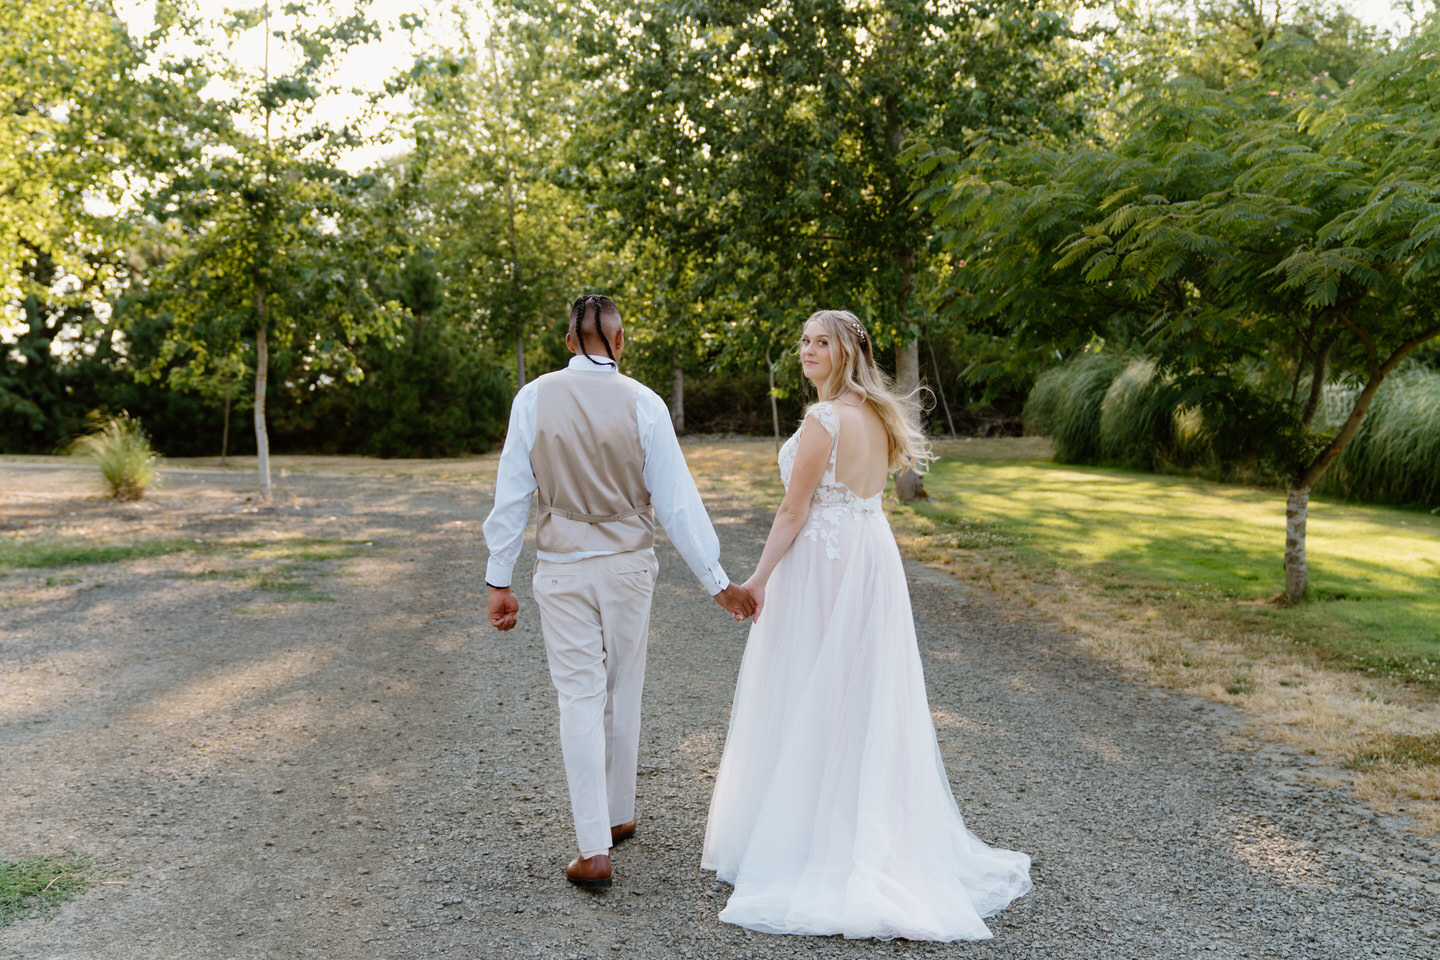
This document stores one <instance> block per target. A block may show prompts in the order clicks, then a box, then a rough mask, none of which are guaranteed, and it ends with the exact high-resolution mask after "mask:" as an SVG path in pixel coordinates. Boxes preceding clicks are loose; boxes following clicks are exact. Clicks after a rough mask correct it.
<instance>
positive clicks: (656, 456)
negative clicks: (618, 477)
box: [635, 390, 730, 609]
mask: <svg viewBox="0 0 1440 960" xmlns="http://www.w3.org/2000/svg"><path fill="white" fill-rule="evenodd" d="M635 413H636V421H637V425H638V426H639V428H640V443H641V446H643V447H644V448H645V487H646V489H648V490H649V491H650V504H651V506H653V507H654V508H655V516H656V518H657V519H658V520H659V521H660V525H661V526H663V527H664V528H665V533H666V534H667V535H668V536H669V537H670V542H671V543H673V544H674V545H675V549H676V550H678V551H679V552H680V556H681V557H682V558H683V559H684V560H685V564H686V566H688V567H689V568H690V572H691V573H693V574H695V578H696V579H697V580H699V581H700V585H701V586H703V587H704V588H705V592H706V593H708V594H710V596H712V597H717V598H718V596H719V595H720V594H722V593H725V592H726V590H727V588H729V586H730V578H729V577H727V576H725V570H724V568H722V567H721V566H720V540H719V538H718V537H716V536H715V528H714V527H713V526H712V525H711V523H710V515H709V514H708V513H706V512H705V504H704V503H703V502H701V500H700V491H699V490H697V489H695V479H694V478H693V477H691V476H690V468H689V467H688V466H687V465H686V463H685V455H684V454H683V453H681V452H680V441H679V440H678V439H677V438H676V436H675V427H674V426H673V425H672V424H671V423H670V411H669V409H668V408H667V407H666V406H665V401H663V400H661V399H660V397H659V396H658V395H656V394H655V393H653V392H652V391H649V390H641V391H639V396H638V397H637V398H636V411H635ZM727 609H728V607H727Z"/></svg>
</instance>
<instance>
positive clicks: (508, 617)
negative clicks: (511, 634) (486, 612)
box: [490, 587, 520, 630]
mask: <svg viewBox="0 0 1440 960" xmlns="http://www.w3.org/2000/svg"><path fill="white" fill-rule="evenodd" d="M519 619H520V601H519V600H517V599H515V591H514V590H511V589H510V588H509V587H491V588H490V624H491V626H493V627H494V628H495V629H496V630H509V629H510V628H511V627H513V626H515V623H516V622H517V621H518V620H519Z"/></svg>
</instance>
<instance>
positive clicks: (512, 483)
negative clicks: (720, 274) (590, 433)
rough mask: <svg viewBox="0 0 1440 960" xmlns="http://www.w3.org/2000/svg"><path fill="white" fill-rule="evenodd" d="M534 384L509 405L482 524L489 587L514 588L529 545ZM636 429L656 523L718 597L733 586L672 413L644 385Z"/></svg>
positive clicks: (592, 370)
mask: <svg viewBox="0 0 1440 960" xmlns="http://www.w3.org/2000/svg"><path fill="white" fill-rule="evenodd" d="M569 369H571V370H577V371H580V372H581V373H583V374H586V375H590V376H612V377H613V376H616V375H617V371H616V369H615V365H614V364H612V363H611V362H610V361H609V360H602V361H601V362H600V363H598V364H597V363H592V362H591V361H590V360H588V359H586V358H585V357H581V356H576V357H571V358H570V365H569ZM535 384H536V381H534V380H532V381H530V382H529V383H527V384H525V386H523V387H521V388H520V392H519V393H517V394H516V395H515V400H514V402H513V403H511V405H510V428H509V430H507V431H506V433H505V447H504V449H502V450H501V451H500V468H499V470H498V471H497V472H496V476H495V506H494V507H493V508H492V509H491V510H490V516H488V517H486V518H485V525H484V528H483V529H484V532H485V544H486V546H488V547H489V548H490V560H489V562H488V563H487V564H486V565H485V582H486V583H488V584H490V585H491V586H495V587H508V586H510V578H511V574H512V572H513V570H514V567H515V561H516V560H518V559H519V558H520V548H521V547H522V546H523V545H524V543H525V528H526V526H527V525H528V524H529V519H530V500H531V498H532V496H533V495H534V493H535V490H536V487H537V486H538V484H537V483H536V482H535V473H534V471H533V470H532V469H531V467H530V450H531V448H532V447H534V446H535V418H536V410H537V406H538V402H537V395H538V393H539V391H538V390H536V388H535ZM635 421H636V423H637V424H638V426H639V428H640V446H641V447H643V448H644V450H645V470H644V474H643V475H644V478H645V486H646V488H647V489H648V490H649V491H650V505H651V506H652V507H654V508H655V517H656V519H658V520H659V521H660V525H661V526H663V527H664V528H665V533H666V534H667V535H669V537H670V542H671V543H673V544H674V545H675V549H676V550H678V551H680V556H681V557H683V558H684V559H685V563H686V564H687V565H688V566H689V567H690V570H691V572H693V573H694V574H695V576H696V578H697V579H698V580H699V581H700V584H701V586H703V587H704V588H705V589H706V591H707V592H708V593H709V594H710V595H711V596H712V597H713V596H714V595H715V594H717V593H719V592H720V591H722V590H724V589H725V588H726V587H728V586H730V580H729V578H727V577H726V576H725V571H724V570H723V569H721V567H720V541H719V539H718V538H717V537H716V536H715V528H714V527H713V526H711V525H710V515H709V514H708V513H706V512H705V504H703V503H702V502H701V501H700V491H699V490H696V489H695V479H694V478H693V477H691V476H690V468H689V467H687V466H686V465H685V455H684V454H682V453H681V452H680V441H679V440H678V439H676V437H675V428H674V426H673V425H672V424H671V423H670V410H669V409H668V408H667V407H666V406H665V401H664V400H661V399H660V397H659V396H658V395H657V394H656V393H655V391H653V390H651V389H650V388H648V387H646V386H643V385H641V387H640V389H639V390H637V391H636V400H635ZM614 552H615V551H613V550H591V551H580V552H575V553H550V552H548V551H543V550H542V551H538V556H539V557H540V559H541V560H551V561H554V562H555V563H570V562H573V561H575V560H583V559H585V558H586V557H598V556H604V555H606V554H609V553H614Z"/></svg>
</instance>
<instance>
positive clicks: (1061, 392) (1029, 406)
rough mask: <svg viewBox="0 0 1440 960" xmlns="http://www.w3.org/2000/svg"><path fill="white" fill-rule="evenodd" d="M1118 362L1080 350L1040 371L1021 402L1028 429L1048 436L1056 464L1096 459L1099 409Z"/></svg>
mask: <svg viewBox="0 0 1440 960" xmlns="http://www.w3.org/2000/svg"><path fill="white" fill-rule="evenodd" d="M1123 369H1124V362H1123V361H1122V360H1121V359H1120V358H1119V357H1116V356H1113V355H1111V354H1108V353H1082V354H1080V355H1079V356H1077V357H1075V358H1074V359H1073V360H1070V361H1069V362H1067V363H1065V364H1063V365H1062V366H1059V367H1055V368H1053V369H1051V370H1047V371H1045V372H1044V373H1042V374H1041V375H1040V376H1039V377H1037V378H1036V380H1035V387H1034V389H1032V390H1031V391H1030V398H1029V399H1028V400H1027V401H1026V403H1025V414H1024V415H1025V429H1026V432H1028V433H1039V434H1049V435H1050V437H1051V439H1053V440H1054V441H1055V459H1056V461H1058V462H1060V463H1094V462H1095V461H1096V460H1097V459H1099V457H1100V408H1101V405H1102V404H1103V403H1104V402H1105V395H1106V393H1108V392H1109V390H1110V385H1111V384H1112V383H1114V382H1115V378H1116V377H1118V376H1119V375H1120V373H1121V371H1122V370H1123Z"/></svg>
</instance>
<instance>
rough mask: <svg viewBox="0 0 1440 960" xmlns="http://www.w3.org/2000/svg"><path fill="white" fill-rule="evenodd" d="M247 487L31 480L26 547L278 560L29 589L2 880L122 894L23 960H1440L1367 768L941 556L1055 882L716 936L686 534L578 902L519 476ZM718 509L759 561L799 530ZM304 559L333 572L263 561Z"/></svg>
mask: <svg viewBox="0 0 1440 960" xmlns="http://www.w3.org/2000/svg"><path fill="white" fill-rule="evenodd" d="M245 483H246V480H245V478H235V477H233V475H224V474H220V473H219V472H205V471H192V472H186V473H178V472H172V474H171V475H170V478H169V482H168V484H167V487H166V488H165V489H164V490H163V491H162V492H161V494H160V495H158V496H157V497H155V498H153V499H151V500H148V501H146V502H145V503H143V504H141V505H138V506H128V507H127V506H118V505H113V504H109V503H106V502H103V501H99V500H96V499H93V498H86V497H84V496H82V495H81V494H80V492H79V489H78V487H77V486H76V483H75V481H74V479H73V474H72V473H67V472H66V471H65V470H63V469H58V468H54V467H48V466H44V465H26V464H16V463H8V464H0V535H3V534H9V533H14V532H20V533H26V532H28V531H33V530H36V529H40V530H44V531H47V532H48V533H51V534H55V535H58V536H81V535H83V536H88V537H98V538H101V539H104V538H115V539H119V538H121V537H122V536H128V537H129V539H132V540H133V539H157V538H162V537H189V538H192V539H202V540H207V541H212V542H213V541H215V540H219V539H226V540H231V541H236V542H242V541H243V542H245V543H248V544H249V546H247V547H244V548H237V549H233V550H220V551H211V552H202V553H189V552H186V553H178V554H170V555H165V556H158V557H153V558H150V559H140V560H129V561H126V562H123V563H116V564H108V565H103V566H91V567H83V568H70V569H67V570H63V571H44V570H40V571H36V570H25V571H19V572H13V573H10V574H8V575H4V576H3V577H0V824H3V827H4V829H3V832H0V858H8V859H15V858H20V857H28V856H34V855H37V854H41V853H56V852H61V851H65V850H71V851H75V852H76V853H79V854H83V855H87V856H90V857H93V858H95V859H96V860H98V861H99V862H100V863H101V864H102V865H103V867H104V869H105V871H106V876H107V877H108V882H107V883H106V884H105V885H102V886H99V887H96V888H93V889H92V890H90V891H88V892H86V893H84V894H82V895H81V896H80V897H79V898H78V899H76V900H74V901H72V902H71V903H69V904H67V905H66V906H64V907H63V908H62V909H61V910H60V911H59V913H58V914H57V915H56V916H55V917H54V918H53V919H51V920H49V921H42V920H38V919H31V920H25V921H22V922H20V923H18V924H16V925H14V926H11V927H9V928H6V929H3V930H0V958H4V960H22V958H23V960H50V958H56V960H58V958H76V960H82V958H83V960H101V958H147V960H148V958H172V957H173V958H186V960H209V958H217V960H218V958H250V957H254V958H267V960H268V958H288V957H324V958H334V960H346V958H367V960H368V958H394V960H410V958H430V957H474V958H487V960H488V958H497V960H501V958H503V960H509V958H529V957H540V958H567V957H588V958H606V957H640V958H651V957H656V958H658V957H666V958H668V957H704V958H711V957H715V958H730V957H788V956H805V957H810V956H816V957H851V956H862V955H863V956H941V955H943V956H975V957H987V958H988V957H994V958H1002V957H1003V958H1010V957H1014V958H1029V957H1037V958H1041V957H1043V958H1170V957H1192V956H1200V957H1255V958H1287V960H1289V958H1297V960H1298V958H1317V960H1320V958H1324V960H1333V958H1350V957H1369V956H1380V957H1398V958H1406V960H1422V958H1424V960H1432V958H1436V957H1440V849H1437V847H1436V846H1435V845H1433V844H1431V843H1429V842H1427V841H1425V840H1423V839H1420V838H1418V837H1416V836H1414V835H1412V834H1409V833H1406V832H1404V822H1403V821H1402V820H1399V819H1396V818H1390V817H1384V816H1377V815H1376V814H1374V813H1373V812H1371V811H1370V810H1369V809H1368V808H1366V807H1364V806H1362V805H1360V804H1358V803H1356V802H1355V801H1354V800H1353V799H1352V798H1351V797H1350V796H1349V795H1348V794H1347V793H1346V791H1345V790H1344V789H1343V788H1342V787H1341V786H1340V783H1341V781H1342V779H1343V778H1342V777H1341V776H1340V774H1339V772H1337V771H1334V770H1332V769H1329V768H1326V767H1323V766H1321V765H1319V764H1317V763H1315V762H1314V761H1313V760H1311V759H1310V758H1306V757H1303V756H1300V755H1298V754H1295V753H1293V752H1291V751H1288V750H1285V749H1282V748H1279V747H1274V746H1269V745H1257V744H1255V743H1254V742H1253V741H1251V740H1249V739H1248V738H1246V737H1244V736H1243V735H1241V727H1242V718H1241V716H1240V715H1238V714H1237V713H1235V712H1234V711H1232V710H1230V709H1228V708H1224V707H1221V706H1217V705H1215V704H1213V703H1210V702H1209V701H1205V700H1200V699H1196V698H1194V697H1189V696H1184V695H1179V694H1174V693H1170V692H1167V691H1164V690H1159V689H1155V688H1153V687H1149V686H1145V685H1142V684H1138V683H1135V682H1132V681H1129V680H1127V679H1124V678H1122V677H1120V676H1118V675H1116V674H1115V673H1113V672H1111V671H1110V670H1108V669H1107V668H1105V667H1103V666H1100V665H1097V664H1096V663H1095V662H1094V661H1092V660H1089V659H1087V658H1086V657H1085V656H1084V654H1083V653H1081V652H1080V650H1079V649H1078V647H1077V645H1076V643H1075V642H1074V640H1073V638H1071V637H1069V636H1067V635H1065V634H1063V633H1058V632H1056V631H1055V630H1054V629H1052V628H1050V627H1048V626H1046V625H1044V624H1041V623H1036V622H1033V621H1031V620H1030V619H1028V618H1027V617H1026V616H1025V615H1023V613H1019V612H1017V611H1015V610H1014V609H1012V608H1009V607H1007V606H1006V605H1005V604H1003V603H1001V602H999V601H998V600H996V599H994V598H992V597H990V596H988V595H985V594H981V593H978V592H976V591H975V590H973V589H971V588H969V587H967V586H965V585H964V584H961V583H958V582H956V581H955V580H953V579H951V578H950V577H949V576H948V575H946V574H943V573H940V572H936V571H933V570H930V569H927V568H925V567H922V566H919V565H914V564H911V565H909V566H908V568H907V569H908V572H909V574H910V578H911V589H912V591H913V597H914V601H915V614H916V623H917V627H918V630H919V636H920V643H921V647H922V653H923V656H924V659H925V666H926V670H927V676H928V679H929V685H930V694H931V706H932V708H933V710H934V714H935V718H936V723H937V727H938V729H939V733H940V740H941V747H942V749H943V751H944V754H945V761H946V764H947V768H948V770H949V772H950V776H951V779H952V782H953V783H954V786H955V791H956V796H957V798H958V799H959V801H960V806H961V809H962V811H963V812H964V813H965V814H966V817H967V820H968V822H969V824H970V826H971V828H972V829H974V830H975V831H976V832H977V833H979V834H980V836H982V837H984V838H986V839H987V840H989V841H991V842H994V843H998V844H1002V845H1005V846H1009V847H1012V848H1015V849H1020V850H1025V851H1027V852H1029V853H1030V854H1032V856H1033V857H1034V858H1035V869H1034V877H1035V881H1036V886H1035V890H1034V891H1033V892H1032V893H1031V894H1030V895H1029V896H1027V897H1025V898H1023V899H1022V900H1020V901H1019V902H1018V903H1017V904H1016V905H1015V906H1014V907H1012V908H1011V909H1010V910H1009V911H1007V912H1006V913H1004V914H1002V915H1001V916H999V917H997V918H995V919H994V920H993V921H992V922H991V927H992V929H993V930H994V931H995V933H996V938H995V939H994V940H992V941H988V942H985V943H978V944H954V945H938V944H913V943H903V942H900V943H888V944H887V943H875V942H873V941H862V942H846V941H843V940H838V939H834V938H785V937H769V936H761V935H757V934H751V933H748V932H747V931H743V930H739V929H736V928H733V927H728V926H725V925H722V924H720V923H719V922H718V921H717V920H716V919H715V915H716V912H717V911H718V909H719V907H720V904H721V903H722V902H723V897H724V895H725V889H726V888H724V887H722V886H719V885H717V884H716V883H715V882H714V880H713V878H712V877H711V875H710V874H707V873H703V872H702V871H701V870H700V869H699V866H698V864H699V856H700V844H701V837H702V834H703V831H704V819H705V812H706V807H707V803H708V799H709V790H710V785H711V782H712V777H713V774H714V770H715V766H716V764H717V763H718V760H719V755H720V749H721V744H722V740H723V736H724V731H725V723H726V719H727V715H728V710H729V702H730V694H731V691H732V686H733V683H734V678H735V675H736V671H737V668H738V665H739V659H740V655H741V652H742V648H743V642H744V631H743V629H742V628H740V627H738V626H737V625H735V624H733V623H731V622H729V621H728V620H727V618H726V617H725V615H724V614H723V613H722V611H721V610H720V609H719V608H718V607H717V606H716V605H715V604H714V603H713V602H711V601H710V600H709V599H708V598H707V597H705V596H704V595H703V593H702V592H701V591H700V589H699V588H698V587H697V586H696V584H695V582H694V580H693V578H691V576H690V574H689V573H688V571H687V570H686V569H685V567H684V564H683V563H682V562H681V561H680V559H679V557H678V556H677V555H676V554H675V552H674V551H673V549H671V548H670V547H669V546H668V544H667V545H663V546H662V547H661V549H660V557H661V564H662V571H661V577H660V582H659V585H658V586H657V588H656V595H655V606H654V614H653V621H652V631H651V641H650V650H651V653H650V661H649V676H648V683H647V687H646V703H645V717H646V720H645V727H644V732H643V741H642V761H641V770H640V809H639V817H640V827H639V831H638V833H637V834H636V836H635V838H634V839H633V840H631V841H630V842H628V843H627V844H625V845H624V846H623V847H621V848H620V849H619V851H618V852H617V856H616V875H617V879H616V883H615V885H614V886H613V887H612V888H611V889H610V890H609V891H607V892H605V893H602V894H598V895H597V894H592V893H586V892H583V891H580V890H577V889H575V888H573V887H571V886H570V885H568V884H566V883H565V882H564V880H563V878H562V876H561V868H562V867H563V865H564V863H565V861H566V860H567V859H568V858H569V857H570V856H571V855H572V854H573V851H572V850H571V846H572V844H573V834H572V832H571V829H570V820H569V810H568V804H567V801H566V793H565V785H564V774H563V770H562V768H561V764H560V757H559V747H558V742H557V738H556V734H555V726H556V720H555V707H554V700H553V694H552V692H551V688H550V685H549V680H548V677H547V675H546V671H545V664H544V654H543V651H542V648H541V644H540V639H539V623H538V620H537V616H536V613H535V608H534V605H533V603H531V602H530V599H529V591H528V583H527V582H525V580H526V579H527V578H520V580H519V581H517V588H518V590H519V592H520V595H521V604H522V607H521V623H520V626H519V627H518V628H517V629H515V630H514V631H512V632H510V633H506V634H500V633H496V632H495V631H493V630H491V629H490V628H489V626H488V625H487V624H486V623H485V616H484V613H485V611H484V595H483V587H482V584H481V575H482V572H483V571H482V563H483V557H484V551H483V546H482V544H481V541H480V522H481V520H482V519H483V518H484V514H485V512H486V510H487V509H488V500H489V490H488V487H487V486H486V485H484V484H480V483H465V482H455V481H451V482H442V481H437V480H416V479H383V478H373V477H363V478H362V477H337V476H292V477H290V478H288V479H286V480H285V481H283V482H282V493H283V495H284V499H283V500H282V502H281V503H279V504H278V505H277V506H274V507H258V506H257V505H255V504H254V503H252V502H249V501H246V500H245V499H243V498H242V497H240V496H237V491H241V490H243V489H244V488H245ZM712 512H713V515H714V516H715V518H716V520H717V527H718V529H719V532H720V535H721V540H722V543H723V544H724V551H725V552H724V557H725V561H726V563H727V567H728V569H729V571H730V573H731V574H732V575H741V574H743V573H745V572H747V571H748V569H749V567H750V566H751V565H752V564H753V562H754V560H755V559H756V558H757V557H758V555H759V551H760V547H761V545H762V543H763V537H764V533H765V531H766V529H767V527H768V514H766V513H765V512H762V511H756V510H755V509H753V508H751V507H747V506H745V505H744V504H742V503H738V502H732V503H726V502H713V503H712ZM287 536H303V537H305V538H308V539H307V540H306V541H305V543H306V544H308V545H309V546H308V547H304V548H297V549H295V550H291V551H290V552H289V553H286V552H284V551H283V550H282V551H281V553H279V554H275V553H273V552H267V549H266V548H264V547H263V546H262V545H263V544H264V543H266V542H268V541H278V540H279V538H282V537H287ZM294 543H295V542H294V541H292V542H291V544H292V546H293V545H294ZM326 544H332V545H333V544H339V545H340V546H339V547H337V548H334V549H332V550H331V552H330V554H329V555H325V553H324V550H322V549H321V548H323V547H324V546H325V545H326ZM366 544H373V546H367V545H366ZM281 545H282V547H283V546H284V544H283V543H282V544H281ZM306 549H308V550H311V551H315V550H320V554H314V555H307V554H306V553H305V550H306ZM336 549H338V550H339V552H341V553H343V556H334V555H333V554H334V553H335V550H336ZM297 551H298V552H297ZM307 556H308V559H307ZM530 563H531V555H529V554H527V556H526V557H523V558H522V560H521V563H520V566H519V567H518V568H517V569H521V570H523V569H528V565H529V564H530ZM267 578H268V579H267Z"/></svg>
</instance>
